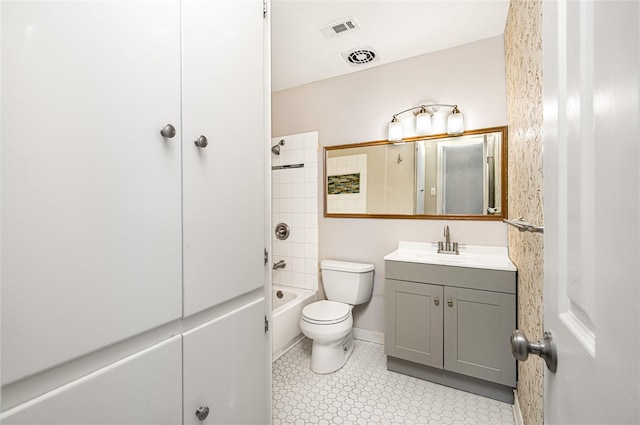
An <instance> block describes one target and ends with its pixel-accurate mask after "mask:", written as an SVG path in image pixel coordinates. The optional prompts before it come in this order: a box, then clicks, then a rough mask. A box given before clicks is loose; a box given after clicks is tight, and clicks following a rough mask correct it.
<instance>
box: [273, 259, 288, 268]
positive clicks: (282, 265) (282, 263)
mask: <svg viewBox="0 0 640 425" xmlns="http://www.w3.org/2000/svg"><path fill="white" fill-rule="evenodd" d="M285 267H287V263H285V262H284V260H280V261H278V262H277V263H273V270H278V269H284V268H285Z"/></svg>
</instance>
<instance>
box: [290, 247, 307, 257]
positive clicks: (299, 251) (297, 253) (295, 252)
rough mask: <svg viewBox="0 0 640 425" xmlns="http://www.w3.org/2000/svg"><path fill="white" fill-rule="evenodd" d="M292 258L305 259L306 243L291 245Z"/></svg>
mask: <svg viewBox="0 0 640 425" xmlns="http://www.w3.org/2000/svg"><path fill="white" fill-rule="evenodd" d="M291 256H292V257H297V258H304V243H291Z"/></svg>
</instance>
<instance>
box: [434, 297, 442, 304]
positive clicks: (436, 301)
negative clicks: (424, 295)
mask: <svg viewBox="0 0 640 425" xmlns="http://www.w3.org/2000/svg"><path fill="white" fill-rule="evenodd" d="M433 303H434V304H435V305H440V298H438V297H436V299H435V300H433Z"/></svg>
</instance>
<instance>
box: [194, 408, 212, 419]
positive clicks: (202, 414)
mask: <svg viewBox="0 0 640 425" xmlns="http://www.w3.org/2000/svg"><path fill="white" fill-rule="evenodd" d="M196 416H197V417H198V419H199V420H201V421H204V420H205V419H207V416H209V407H207V406H202V407H198V410H196Z"/></svg>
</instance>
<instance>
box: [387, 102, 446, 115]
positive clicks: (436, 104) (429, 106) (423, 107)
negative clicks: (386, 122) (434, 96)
mask: <svg viewBox="0 0 640 425" xmlns="http://www.w3.org/2000/svg"><path fill="white" fill-rule="evenodd" d="M434 106H437V107H440V106H446V107H448V108H453V109H454V110H457V109H458V105H449V104H446V103H429V104H428V105H418V106H414V107H413V108H409V109H405V110H404V111H400V112H398V113H395V114H393V118H396V117H397V116H398V115H402V114H404V113H405V112H409V111H415V110H416V109H420V110H423V109H424V110H425V112H428V111H427V108H433V107H434Z"/></svg>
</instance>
